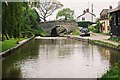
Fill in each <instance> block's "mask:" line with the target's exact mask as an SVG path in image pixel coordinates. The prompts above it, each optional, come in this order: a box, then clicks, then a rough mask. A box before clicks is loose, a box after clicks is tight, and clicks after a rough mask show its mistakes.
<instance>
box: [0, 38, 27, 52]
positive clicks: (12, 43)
mask: <svg viewBox="0 0 120 80" xmlns="http://www.w3.org/2000/svg"><path fill="white" fill-rule="evenodd" d="M24 39H25V38H20V39H15V38H11V39H9V40H4V41H1V42H0V45H1V48H0V52H3V51H5V50H7V49H10V48H12V47H14V46H16V45H18V44H17V42H20V41H22V40H24Z"/></svg>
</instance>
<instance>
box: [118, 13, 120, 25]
mask: <svg viewBox="0 0 120 80" xmlns="http://www.w3.org/2000/svg"><path fill="white" fill-rule="evenodd" d="M118 25H120V11H118Z"/></svg>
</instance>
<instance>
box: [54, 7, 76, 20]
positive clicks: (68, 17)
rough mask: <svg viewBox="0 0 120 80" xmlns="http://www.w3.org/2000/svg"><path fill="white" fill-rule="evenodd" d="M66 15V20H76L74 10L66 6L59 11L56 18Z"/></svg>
mask: <svg viewBox="0 0 120 80" xmlns="http://www.w3.org/2000/svg"><path fill="white" fill-rule="evenodd" d="M59 17H64V19H65V20H74V10H71V9H70V8H64V9H62V10H60V11H59V12H58V13H57V16H56V18H57V19H58V18H59Z"/></svg>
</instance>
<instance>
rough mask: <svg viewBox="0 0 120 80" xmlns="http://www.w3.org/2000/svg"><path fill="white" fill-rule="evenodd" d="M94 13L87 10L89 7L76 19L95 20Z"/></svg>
mask: <svg viewBox="0 0 120 80" xmlns="http://www.w3.org/2000/svg"><path fill="white" fill-rule="evenodd" d="M95 20H96V15H95V14H93V13H91V12H89V9H86V10H84V11H83V14H82V15H80V16H78V17H77V21H90V22H95Z"/></svg>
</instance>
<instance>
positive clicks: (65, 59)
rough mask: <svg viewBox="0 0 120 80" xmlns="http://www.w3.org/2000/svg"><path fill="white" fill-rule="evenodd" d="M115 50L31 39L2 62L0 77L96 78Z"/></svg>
mask: <svg viewBox="0 0 120 80" xmlns="http://www.w3.org/2000/svg"><path fill="white" fill-rule="evenodd" d="M119 56H120V54H119V51H116V50H113V49H109V48H106V47H101V46H97V45H91V44H88V43H87V42H81V41H78V40H73V39H66V38H60V39H59V38H58V39H52V38H51V39H44V38H43V39H33V40H31V41H30V42H29V43H27V44H25V45H24V46H22V47H21V48H20V49H19V50H18V51H16V52H15V53H14V54H12V55H10V56H8V57H6V58H5V59H3V60H2V76H3V78H99V77H101V76H102V75H103V74H104V73H105V72H106V71H107V70H108V69H109V68H110V67H111V66H113V65H114V63H115V62H116V61H117V60H118V58H119Z"/></svg>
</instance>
